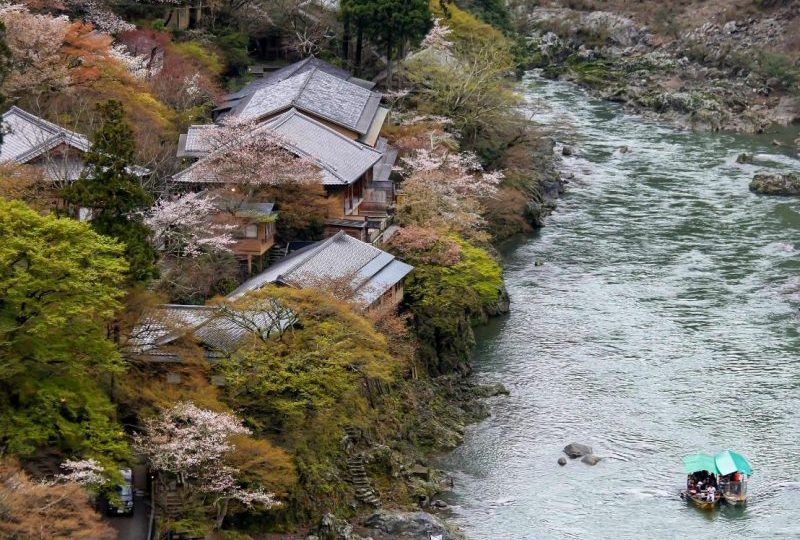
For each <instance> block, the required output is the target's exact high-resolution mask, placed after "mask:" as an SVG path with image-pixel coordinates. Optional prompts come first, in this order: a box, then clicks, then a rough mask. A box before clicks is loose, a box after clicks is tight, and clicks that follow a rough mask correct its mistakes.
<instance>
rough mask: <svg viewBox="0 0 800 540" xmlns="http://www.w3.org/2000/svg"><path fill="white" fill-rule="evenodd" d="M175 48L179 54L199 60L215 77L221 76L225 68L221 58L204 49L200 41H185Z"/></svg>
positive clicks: (175, 45)
mask: <svg viewBox="0 0 800 540" xmlns="http://www.w3.org/2000/svg"><path fill="white" fill-rule="evenodd" d="M173 47H174V48H175V50H176V51H177V52H179V53H181V54H184V55H187V56H189V57H191V58H193V59H194V60H197V61H198V62H199V63H200V64H201V65H202V66H203V67H204V68H205V69H206V70H208V71H209V72H211V73H213V74H214V75H219V74H220V73H222V71H223V70H224V68H225V66H224V65H223V64H222V62H221V61H220V59H219V57H218V56H217V55H216V54H214V53H213V52H211V51H209V50H208V49H206V48H205V47H203V44H202V43H200V42H198V41H183V42H180V43H175V44H173Z"/></svg>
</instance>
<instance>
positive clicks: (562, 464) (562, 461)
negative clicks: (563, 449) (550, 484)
mask: <svg viewBox="0 0 800 540" xmlns="http://www.w3.org/2000/svg"><path fill="white" fill-rule="evenodd" d="M558 464H559V465H561V466H562V467H563V466H564V465H566V464H567V458H565V457H564V456H561V457H560V458H558Z"/></svg>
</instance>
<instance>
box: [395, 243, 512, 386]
mask: <svg viewBox="0 0 800 540" xmlns="http://www.w3.org/2000/svg"><path fill="white" fill-rule="evenodd" d="M443 242H444V243H449V242H455V243H456V244H458V247H459V248H460V249H459V254H458V257H456V258H455V259H454V260H453V259H452V258H451V256H450V255H449V254H448V255H447V256H446V257H443V256H442V254H443V253H450V252H451V251H452V250H451V249H449V248H447V247H446V246H445V245H443ZM392 247H393V248H394V249H396V250H397V251H398V254H399V255H400V256H402V257H403V258H404V259H406V260H407V261H408V262H409V263H410V264H413V265H414V266H415V268H414V272H413V273H412V274H411V275H410V276H409V278H408V279H407V280H406V285H405V293H406V302H407V303H408V305H409V307H410V309H411V312H412V314H413V316H414V322H415V328H416V329H417V334H418V337H419V340H420V350H419V355H420V358H421V360H422V361H423V362H424V363H425V364H426V365H427V366H428V371H429V372H430V373H432V374H437V375H438V374H443V373H449V372H452V371H454V370H456V371H468V369H469V368H468V358H469V353H470V350H471V349H472V346H473V345H474V336H473V333H472V328H471V325H472V324H473V323H474V322H476V321H479V320H482V319H484V318H485V316H486V314H487V313H489V312H492V311H493V310H494V308H495V306H496V304H497V302H498V299H499V298H500V296H501V294H502V290H503V276H502V269H501V267H500V265H499V264H498V263H497V261H495V260H494V259H493V258H492V256H491V255H490V254H489V253H488V252H487V251H486V250H485V249H482V248H480V247H477V246H473V245H471V244H469V243H468V242H466V241H465V240H463V239H461V238H458V237H457V236H454V235H452V236H449V237H446V238H444V239H442V240H441V241H439V242H430V243H428V244H427V245H423V246H418V247H417V248H415V249H408V247H407V246H398V245H396V244H393V245H392Z"/></svg>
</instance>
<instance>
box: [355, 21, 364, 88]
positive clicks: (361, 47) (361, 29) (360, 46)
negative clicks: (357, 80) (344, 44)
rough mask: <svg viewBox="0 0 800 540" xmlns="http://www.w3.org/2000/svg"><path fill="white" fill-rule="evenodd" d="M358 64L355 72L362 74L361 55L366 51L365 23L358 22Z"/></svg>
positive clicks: (358, 74)
mask: <svg viewBox="0 0 800 540" xmlns="http://www.w3.org/2000/svg"><path fill="white" fill-rule="evenodd" d="M356 34H357V35H356V65H355V74H356V75H357V76H361V55H362V54H363V52H364V24H363V23H362V22H361V21H359V22H358V30H357V32H356Z"/></svg>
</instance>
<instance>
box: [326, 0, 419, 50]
mask: <svg viewBox="0 0 800 540" xmlns="http://www.w3.org/2000/svg"><path fill="white" fill-rule="evenodd" d="M342 14H343V15H344V16H347V15H349V16H351V18H352V19H353V20H355V21H356V24H358V25H359V26H361V27H362V28H364V29H365V30H366V32H367V34H368V35H369V37H370V39H371V40H372V41H373V42H374V43H375V44H376V45H378V46H379V47H381V48H382V49H383V51H384V52H385V54H386V55H387V58H388V59H389V60H392V59H393V58H396V56H397V54H398V53H399V52H400V51H401V50H403V48H404V47H405V44H406V42H407V41H415V40H418V39H420V38H422V36H424V35H425V32H427V30H428V27H429V26H430V21H431V13H430V10H429V8H428V0H344V1H343V2H342Z"/></svg>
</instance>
